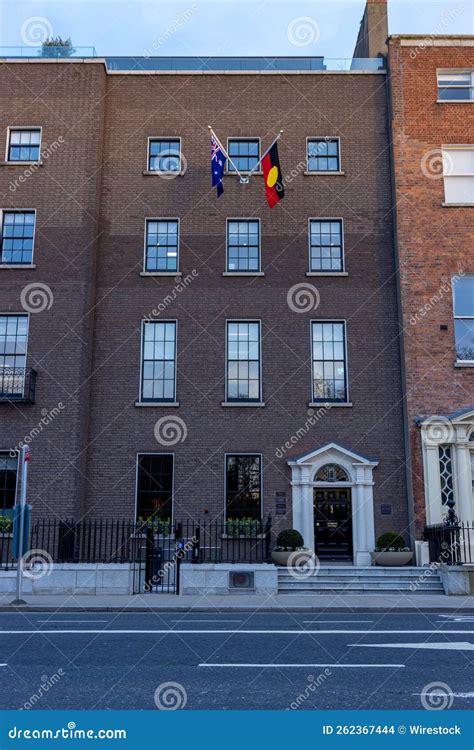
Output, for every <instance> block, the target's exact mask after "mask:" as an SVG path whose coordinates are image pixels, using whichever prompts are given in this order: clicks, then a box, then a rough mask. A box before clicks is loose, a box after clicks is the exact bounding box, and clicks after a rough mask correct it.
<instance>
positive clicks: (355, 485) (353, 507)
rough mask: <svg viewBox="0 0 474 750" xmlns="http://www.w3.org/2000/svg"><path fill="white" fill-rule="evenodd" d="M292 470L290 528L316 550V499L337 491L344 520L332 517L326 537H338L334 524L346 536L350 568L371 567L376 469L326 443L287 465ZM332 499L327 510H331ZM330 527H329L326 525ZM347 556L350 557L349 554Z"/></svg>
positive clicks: (362, 459)
mask: <svg viewBox="0 0 474 750" xmlns="http://www.w3.org/2000/svg"><path fill="white" fill-rule="evenodd" d="M288 465H289V466H290V467H291V472H292V476H291V486H292V507H293V526H294V528H295V529H297V530H298V531H299V532H300V533H301V534H302V536H303V538H304V541H305V546H306V547H309V548H311V549H315V534H314V529H315V510H314V508H315V497H316V496H317V494H318V493H319V495H320V496H323V497H324V495H325V493H328V497H329V498H330V497H331V496H333V497H334V491H338V490H339V491H340V495H341V497H343V498H344V500H343V501H341V502H337V500H336V502H335V503H333V504H334V505H335V506H336V507H341V508H345V507H347V509H348V512H349V515H348V518H347V519H342V522H341V518H340V516H339V517H337V518H336V517H335V520H334V522H333V523H332V526H333V527H334V529H333V530H329V533H334V534H335V533H337V528H336V526H337V524H338V523H339V525H340V528H341V529H342V528H344V530H345V531H344V533H345V534H346V535H348V536H349V537H351V538H349V539H348V540H347V546H348V549H349V550H350V557H352V560H353V564H354V565H356V566H364V565H370V564H371V558H370V553H371V552H372V551H373V549H374V547H375V530H374V502H373V485H374V481H373V477H372V474H373V470H374V468H375V467H376V466H377V465H378V462H376V461H370V460H368V459H366V458H364V457H363V456H360V455H358V454H357V453H353V452H352V451H350V450H348V449H347V448H343V447H342V446H340V445H337V444H336V443H328V444H327V445H323V446H322V447H320V448H317V449H316V450H314V451H310V452H308V453H305V454H303V455H302V456H299V457H298V458H295V459H293V460H290V461H288ZM331 502H332V501H331V499H328V500H327V503H326V507H330V506H331ZM329 526H331V523H330V524H329ZM348 554H349V553H348Z"/></svg>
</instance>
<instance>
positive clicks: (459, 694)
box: [412, 691, 474, 698]
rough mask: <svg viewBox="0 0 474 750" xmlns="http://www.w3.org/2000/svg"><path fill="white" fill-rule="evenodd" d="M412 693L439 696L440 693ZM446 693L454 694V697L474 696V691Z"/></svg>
mask: <svg viewBox="0 0 474 750" xmlns="http://www.w3.org/2000/svg"><path fill="white" fill-rule="evenodd" d="M412 695H434V696H437V697H438V698H439V693H437V692H436V691H434V692H433V693H412ZM445 695H450V696H451V695H452V696H453V698H474V693H445Z"/></svg>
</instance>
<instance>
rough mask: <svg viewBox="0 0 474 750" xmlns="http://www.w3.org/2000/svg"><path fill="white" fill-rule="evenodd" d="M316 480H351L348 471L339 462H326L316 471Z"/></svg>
mask: <svg viewBox="0 0 474 750" xmlns="http://www.w3.org/2000/svg"><path fill="white" fill-rule="evenodd" d="M315 480H316V482H349V481H350V480H349V477H348V476H347V472H346V471H344V469H343V468H342V467H341V466H338V465H337V464H325V465H324V466H321V468H320V469H318V471H317V472H316V477H315Z"/></svg>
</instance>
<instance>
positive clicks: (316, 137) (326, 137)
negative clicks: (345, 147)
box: [305, 135, 344, 175]
mask: <svg viewBox="0 0 474 750" xmlns="http://www.w3.org/2000/svg"><path fill="white" fill-rule="evenodd" d="M310 141H337V142H338V147H337V148H338V156H339V169H338V170H337V172H334V171H331V170H330V169H328V170H323V171H317V170H314V169H310V168H309V150H308V144H309V142H310ZM305 174H307V175H309V174H319V175H331V174H332V175H338V174H344V172H343V170H342V149H341V137H340V136H339V135H307V136H306V172H305Z"/></svg>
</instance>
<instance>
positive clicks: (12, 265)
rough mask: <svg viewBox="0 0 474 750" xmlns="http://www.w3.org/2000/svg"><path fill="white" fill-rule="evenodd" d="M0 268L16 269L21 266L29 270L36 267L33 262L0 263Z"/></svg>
mask: <svg viewBox="0 0 474 750" xmlns="http://www.w3.org/2000/svg"><path fill="white" fill-rule="evenodd" d="M1 268H10V269H12V268H13V269H16V270H18V271H19V270H20V269H21V268H28V269H30V270H31V269H32V268H36V265H35V264H34V263H0V269H1Z"/></svg>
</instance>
